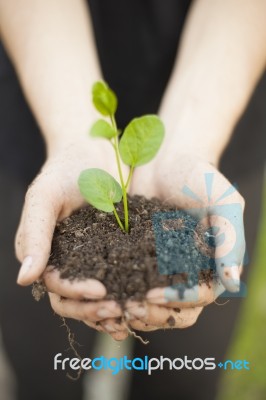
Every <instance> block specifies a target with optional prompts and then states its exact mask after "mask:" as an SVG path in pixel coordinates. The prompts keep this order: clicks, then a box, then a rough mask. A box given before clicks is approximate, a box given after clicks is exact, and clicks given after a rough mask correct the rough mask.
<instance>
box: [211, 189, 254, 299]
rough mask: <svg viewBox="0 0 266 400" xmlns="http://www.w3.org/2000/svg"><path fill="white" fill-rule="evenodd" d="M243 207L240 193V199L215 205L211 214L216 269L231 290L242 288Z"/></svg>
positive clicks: (236, 290)
mask: <svg viewBox="0 0 266 400" xmlns="http://www.w3.org/2000/svg"><path fill="white" fill-rule="evenodd" d="M243 209H244V204H243V201H242V199H241V196H240V195H239V201H237V202H233V203H231V204H224V205H220V206H215V207H214V208H213V209H212V210H211V215H210V216H209V221H210V224H211V226H212V227H213V232H214V236H215V239H214V240H215V246H216V250H215V263H216V269H217V272H218V275H219V277H220V279H221V281H222V283H223V285H224V287H225V288H226V289H227V290H229V291H230V292H238V291H239V290H240V273H241V268H242V266H243V260H244V256H245V250H246V243H245V234H244V222H243Z"/></svg>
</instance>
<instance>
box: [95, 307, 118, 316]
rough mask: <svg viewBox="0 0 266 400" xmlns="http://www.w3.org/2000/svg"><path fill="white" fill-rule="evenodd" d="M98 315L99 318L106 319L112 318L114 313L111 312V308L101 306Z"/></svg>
mask: <svg viewBox="0 0 266 400" xmlns="http://www.w3.org/2000/svg"><path fill="white" fill-rule="evenodd" d="M97 316H98V317H99V318H102V319H105V318H112V317H113V316H114V313H111V312H110V311H109V310H107V309H106V308H100V309H99V310H98V311H97Z"/></svg>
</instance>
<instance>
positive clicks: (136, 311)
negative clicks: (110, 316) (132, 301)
mask: <svg viewBox="0 0 266 400" xmlns="http://www.w3.org/2000/svg"><path fill="white" fill-rule="evenodd" d="M129 312H130V314H133V315H134V316H135V317H137V318H143V317H145V315H146V309H145V307H142V306H141V307H137V308H133V309H132V310H129Z"/></svg>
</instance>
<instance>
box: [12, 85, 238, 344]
mask: <svg viewBox="0 0 266 400" xmlns="http://www.w3.org/2000/svg"><path fill="white" fill-rule="evenodd" d="M96 86H97V85H96ZM102 88H103V89H104V90H107V89H106V88H107V87H105V86H104V85H102V84H100V89H101V90H102ZM108 90H109V89H108ZM105 94H106V93H105ZM107 94H108V95H109V93H107ZM97 95H98V94H97ZM105 98H106V97H104V98H101V96H99V98H97V102H98V103H97V107H96V108H97V109H98V110H99V111H100V112H102V114H103V115H110V116H111V122H112V124H111V125H108V123H107V122H105V121H104V120H100V121H98V122H97V123H96V124H94V125H93V128H92V131H91V133H92V134H93V136H100V137H104V138H106V139H108V140H110V141H111V144H112V145H113V148H114V149H115V152H116V161H117V162H118V173H117V171H116V165H115V163H114V162H113V154H112V153H111V150H112V149H111V146H110V147H109V148H108V146H106V144H107V145H109V144H108V143H107V142H104V141H103V142H101V141H99V142H98V143H99V144H97V141H93V140H91V143H90V147H89V149H87V143H86V142H83V140H81V141H80V142H79V141H78V143H77V144H73V143H69V144H68V146H65V147H64V148H63V150H61V151H60V152H59V153H58V154H56V155H53V157H51V158H50V159H48V161H47V163H46V164H45V166H44V168H43V170H42V172H41V174H40V175H39V176H38V177H37V179H36V180H35V182H34V184H33V185H32V186H31V188H30V189H29V191H28V194H27V197H26V203H25V207H24V211H23V216H22V220H21V224H20V227H19V231H18V235H17V254H18V257H19V259H20V260H24V261H23V265H22V268H21V271H20V274H19V277H18V282H19V283H20V284H24V285H26V284H30V283H32V282H33V281H35V280H36V279H38V278H39V277H40V276H41V275H42V273H43V271H44V269H45V266H46V263H47V259H48V257H49V254H50V248H51V241H52V235H53V231H54V228H55V224H56V221H60V220H63V219H64V218H66V217H68V216H70V215H71V214H72V212H73V211H75V210H76V209H78V208H80V207H81V206H82V205H83V204H84V202H83V200H82V198H81V196H80V194H79V192H78V190H77V184H76V181H77V177H78V176H79V173H80V171H82V170H83V169H84V168H85V167H88V166H89V167H91V168H90V169H89V170H86V171H83V172H82V174H81V175H80V178H79V185H80V190H81V193H82V194H83V196H84V197H85V198H86V199H87V200H88V201H89V202H90V203H91V204H93V205H94V206H95V207H96V208H98V209H100V210H103V211H107V212H109V214H103V213H100V212H98V211H96V212H95V210H94V209H93V208H91V206H89V207H87V208H85V209H81V210H80V211H78V212H76V213H74V214H73V215H72V216H71V217H70V218H66V219H65V220H64V221H63V222H61V223H60V224H59V225H58V226H57V228H56V231H55V236H54V240H53V246H52V254H51V255H50V260H49V264H50V265H52V267H48V268H47V269H46V271H45V272H44V274H43V279H44V283H45V286H46V289H47V291H48V292H49V296H50V300H51V305H52V308H53V309H54V311H55V312H56V313H58V314H59V315H61V316H63V317H69V318H74V319H78V320H82V321H84V322H85V323H86V324H87V325H89V326H90V327H93V328H95V329H97V330H99V331H105V332H108V333H110V334H111V335H112V336H113V337H114V338H115V339H118V340H121V339H123V338H125V337H126V336H127V335H128V333H129V332H131V333H132V331H131V328H133V329H137V330H143V331H152V330H156V329H162V328H163V329H165V328H173V327H176V328H185V327H187V326H190V325H192V324H193V323H195V322H196V320H197V318H198V315H199V314H200V312H201V310H202V307H203V306H206V305H207V304H209V303H211V302H213V301H214V300H215V299H216V297H218V296H219V295H220V294H221V293H222V292H223V291H224V288H226V289H227V290H229V291H232V292H236V291H238V290H239V286H240V280H239V274H240V270H241V266H242V261H243V257H244V249H245V241H244V229H243V199H242V198H241V196H240V195H239V194H238V193H237V192H236V191H235V190H233V191H232V193H230V196H229V195H228V196H225V197H224V198H223V197H221V196H222V195H223V194H224V193H226V192H227V190H228V187H230V184H229V182H228V181H227V180H226V179H225V178H224V177H223V176H222V175H221V174H220V173H219V172H218V170H217V169H216V168H214V167H213V166H212V165H210V164H209V163H208V162H207V161H204V160H203V159H199V158H197V157H195V155H191V154H181V153H175V152H173V151H172V149H178V143H176V142H175V141H176V139H175V138H174V139H173V138H169V137H167V138H166V140H165V143H164V145H163V147H162V148H161V150H160V151H159V153H158V155H157V157H156V158H155V159H154V160H153V161H152V162H151V163H149V164H148V165H146V166H141V165H142V164H145V163H146V162H147V161H149V160H150V159H151V158H152V155H151V154H153V156H154V154H155V153H156V152H157V151H158V148H159V146H160V143H161V140H162V139H161V137H160V138H159V137H157V136H156V134H158V135H162V133H161V130H162V127H161V125H160V124H161V122H160V121H159V119H158V118H157V117H156V116H144V117H141V118H138V119H135V120H133V121H132V123H130V124H129V125H128V128H126V130H125V134H124V136H123V139H122V140H121V142H120V144H119V149H118V130H117V127H116V124H115V120H114V119H113V118H114V113H115V109H116V103H115V101H114V99H113V98H112V96H111V100H110V99H108V101H109V100H110V101H111V103H110V101H109V105H110V104H111V106H112V108H113V111H112V112H110V113H109V114H108V111H109V110H108V104H107V108H106V104H105V103H104V101H105ZM107 98H108V96H107ZM103 99H104V101H102V100H103ZM108 101H107V103H108ZM148 127H149V129H148ZM144 132H146V133H145V134H146V135H147V136H143V133H144ZM156 132H157V133H156ZM132 138H134V140H135V139H136V138H138V139H137V141H136V143H138V146H136V147H134V146H135V144H134V141H132ZM144 138H145V139H144ZM145 141H146V142H147V143H146V144H147V151H146V150H145ZM119 152H121V155H122V158H123V161H124V162H125V163H126V164H128V166H129V167H130V171H128V174H129V175H128V179H127V180H126V181H123V176H127V175H124V172H125V169H124V170H122V168H124V167H122V164H120V163H119ZM136 166H137V167H139V168H137V169H136V171H134V169H135V167H136ZM97 167H101V168H102V167H103V169H104V170H101V169H99V168H97ZM106 170H107V171H108V172H111V174H112V175H113V176H114V177H116V176H117V175H119V178H120V182H121V185H122V187H121V188H120V187H119V184H118V183H117V180H115V179H114V178H113V177H112V175H110V174H109V173H107V172H106ZM133 171H134V174H133ZM206 175H211V176H212V181H213V182H214V186H213V187H214V188H213V191H212V193H211V198H210V193H208V191H207V192H206V187H205V183H206V182H204V177H206ZM121 179H122V180H121ZM131 179H132V186H131V194H132V195H135V194H138V195H143V196H145V197H146V198H154V199H153V200H152V201H148V200H146V199H145V198H144V197H132V198H130V201H129V203H128V200H127V195H126V190H127V188H128V187H129V183H130V180H131ZM184 188H188V190H190V189H189V188H191V190H192V189H193V190H192V192H193V193H194V196H191V195H190V196H188V195H187V194H188V193H184V190H183V189H184ZM109 189H110V190H109ZM190 194H191V193H190ZM195 194H196V196H195ZM122 197H123V209H122V205H121V204H118V206H116V207H115V206H114V203H117V202H119V201H120V200H121V198H122ZM220 198H221V200H222V205H226V204H232V203H234V204H238V205H239V206H240V207H238V208H236V209H235V211H234V215H233V218H234V219H235V222H236V223H237V225H238V226H239V227H240V232H241V237H240V238H238V239H239V240H238V246H235V249H234V251H233V252H232V251H231V246H232V243H234V242H235V241H236V240H235V237H234V230H233V229H232V226H230V223H229V224H228V221H227V220H226V217H227V216H226V215H223V216H221V215H219V213H218V212H217V206H216V201H217V199H220ZM219 206H221V202H220V203H219ZM182 209H186V210H188V213H189V214H190V211H191V209H193V212H191V214H193V215H194V217H199V216H200V222H201V223H200V225H199V227H197V228H196V225H197V224H196V225H195V218H194V219H193V217H190V216H189V215H188V214H186V215H184V216H183V217H182V218H181V222H180V224H181V225H182V226H181V225H180V226H179V227H175V228H174V229H172V228H171V229H172V231H173V233H172V236H173V237H172V239H174V241H173V240H172V239H171V240H170V242H171V243H174V247H176V246H177V247H178V246H179V248H180V249H181V253H187V256H188V259H190V262H189V263H188V264H186V262H185V265H184V268H183V274H182V273H180V266H179V267H178V268H179V269H178V270H177V271H175V270H171V271H169V270H168V271H167V273H159V272H158V265H157V261H158V262H159V259H160V258H162V257H161V254H158V252H157V261H156V251H157V250H158V248H157V249H156V246H155V240H154V235H153V233H152V220H153V215H154V214H156V213H158V212H164V211H165V212H170V211H171V210H172V211H173V210H182ZM202 210H208V211H205V214H202ZM111 211H113V212H114V215H112V214H110V212H111ZM128 211H129V213H128ZM114 216H115V219H116V220H117V222H118V226H117V224H116V221H115V219H114ZM203 217H204V218H203ZM229 217H232V216H229ZM228 220H229V221H230V218H228ZM37 223H38V226H37ZM180 228H184V232H185V233H181V234H180V233H179V232H178V231H180ZM212 229H216V232H219V234H215V233H214V231H212ZM191 232H192V233H191ZM182 235H183V236H182ZM209 236H211V237H212V238H213V239H212V241H213V243H214V247H213V252H215V254H213V255H211V254H205V256H203V255H202V254H201V251H200V250H202V249H199V248H198V247H200V246H199V244H200V245H202V247H203V248H205V247H206V241H208V240H207V239H208V238H209ZM221 236H223V238H225V239H224V240H223V245H222V246H221V245H220V243H219V242H218V241H219V239H221ZM195 238H196V239H195ZM196 242H197V243H196ZM188 243H190V245H188ZM189 246H191V247H189ZM197 246H198V247H197ZM157 247H158V246H157ZM167 251H168V252H169V249H168V250H167ZM190 252H191V254H192V255H190V254H189V253H190ZM228 254H230V256H229V257H228ZM166 257H168V258H169V257H171V255H170V256H169V254H168V255H167V256H166ZM204 257H205V258H204ZM184 260H185V259H184ZM211 260H216V263H215V262H214V261H211ZM193 263H194V264H193ZM215 264H216V265H215ZM181 270H182V269H181ZM204 270H206V272H204ZM202 271H203V272H202ZM192 276H193V278H190V277H192ZM178 285H179V286H178ZM177 287H178V288H177ZM36 293H37V295H38V290H37V291H36ZM36 293H35V294H36Z"/></svg>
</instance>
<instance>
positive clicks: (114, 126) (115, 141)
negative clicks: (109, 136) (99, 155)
mask: <svg viewBox="0 0 266 400" xmlns="http://www.w3.org/2000/svg"><path fill="white" fill-rule="evenodd" d="M110 118H111V122H112V125H113V128H114V129H115V130H116V131H117V125H116V121H115V118H114V116H113V115H111V116H110ZM113 146H114V150H115V157H116V162H117V167H118V173H119V178H120V182H121V187H122V193H123V206H124V219H125V228H124V229H123V230H124V231H126V233H128V229H129V224H128V202H127V188H126V185H125V183H124V178H123V174H122V169H121V162H120V156H119V150H118V131H117V135H116V136H115V138H114V143H113ZM120 222H121V221H120ZM119 226H120V225H119ZM120 227H121V226H120Z"/></svg>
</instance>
